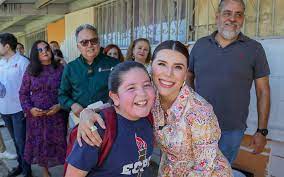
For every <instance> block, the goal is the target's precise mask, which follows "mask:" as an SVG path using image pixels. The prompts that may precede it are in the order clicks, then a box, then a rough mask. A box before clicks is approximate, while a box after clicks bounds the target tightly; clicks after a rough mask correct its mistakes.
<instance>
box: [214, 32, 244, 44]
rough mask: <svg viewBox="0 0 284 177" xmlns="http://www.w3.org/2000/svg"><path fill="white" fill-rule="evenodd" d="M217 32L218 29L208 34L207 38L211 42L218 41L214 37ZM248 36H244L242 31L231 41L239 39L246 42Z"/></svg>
mask: <svg viewBox="0 0 284 177" xmlns="http://www.w3.org/2000/svg"><path fill="white" fill-rule="evenodd" d="M217 33H218V31H214V32H213V33H212V34H211V35H210V36H209V40H211V41H212V42H215V43H218V42H217V41H216V39H215V36H216V34H217ZM248 39H249V38H248V37H247V36H245V35H244V34H243V33H242V32H240V34H239V36H238V38H237V39H236V40H235V41H233V42H232V43H234V42H236V41H239V42H246V41H247V40H248Z"/></svg>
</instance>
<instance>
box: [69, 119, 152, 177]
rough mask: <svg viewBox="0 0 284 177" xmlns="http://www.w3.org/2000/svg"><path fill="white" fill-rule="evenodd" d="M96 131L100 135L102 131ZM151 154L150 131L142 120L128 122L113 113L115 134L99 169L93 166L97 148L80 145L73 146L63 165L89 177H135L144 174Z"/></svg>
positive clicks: (149, 126)
mask: <svg viewBox="0 0 284 177" xmlns="http://www.w3.org/2000/svg"><path fill="white" fill-rule="evenodd" d="M97 127H98V132H99V133H100V135H103V130H102V129H101V128H100V126H97ZM152 152H153V129H152V126H151V123H150V122H149V121H148V120H147V119H146V118H141V119H139V120H137V121H130V120H128V119H126V118H124V117H122V116H121V115H119V114H117V135H116V139H115V141H114V143H113V145H112V148H111V150H110V152H109V154H108V156H107V158H106V159H105V161H104V163H103V165H102V166H101V167H100V168H97V167H96V164H97V162H98V156H99V148H98V147H92V146H89V145H87V144H86V143H85V142H83V147H80V146H79V145H78V142H76V143H75V144H74V147H73V150H72V152H71V154H70V155H69V156H68V158H67V162H68V163H69V164H71V165H72V166H74V167H76V168H78V169H81V170H83V171H88V172H89V173H88V175H87V176H89V177H118V176H129V177H132V176H133V177H134V176H135V177H136V176H140V175H139V173H140V174H142V176H143V173H144V174H145V170H146V169H147V167H148V166H149V162H150V158H151V155H152Z"/></svg>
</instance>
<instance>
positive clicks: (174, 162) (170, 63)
mask: <svg viewBox="0 0 284 177" xmlns="http://www.w3.org/2000/svg"><path fill="white" fill-rule="evenodd" d="M188 58H189V53H188V51H187V48H186V47H185V46H184V45H183V44H182V43H180V42H179V41H172V40H169V41H165V42H162V43H161V44H160V45H158V46H157V47H156V49H155V51H154V53H153V63H152V78H153V83H154V86H155V88H156V100H155V103H154V106H153V107H152V114H153V117H154V136H155V139H156V143H157V144H158V146H159V147H160V148H161V150H162V157H161V162H160V167H159V173H158V176H160V177H184V176H186V177H198V176H200V177H201V176H202V177H205V176H206V177H230V176H232V170H231V167H230V165H229V163H228V161H227V160H226V158H225V157H224V155H223V154H222V153H221V151H220V149H219V148H218V141H219V139H220V135H221V130H220V128H219V125H218V121H217V117H216V115H215V114H214V112H213V108H212V106H211V105H210V104H209V103H208V102H207V101H206V100H205V99H203V98H202V97H201V96H199V95H198V94H197V93H195V92H194V91H193V90H192V89H191V88H190V87H189V86H188V85H186V84H185V80H186V75H187V69H188V65H189V61H188ZM89 116H91V117H94V114H92V115H91V114H90V112H88V111H86V112H85V113H84V116H83V117H84V118H83V120H85V121H83V122H82V123H81V124H83V125H81V129H83V131H82V132H80V133H81V134H87V135H88V136H89V137H90V139H87V140H86V141H89V140H93V139H95V138H94V137H92V136H95V133H94V132H92V133H90V130H89V129H88V128H85V127H87V126H90V125H89V122H90V121H89V119H90V118H86V117H89ZM95 117H96V119H99V118H98V116H97V115H96V116H95ZM98 122H100V121H98ZM83 137H86V136H83ZM94 143H97V142H96V141H95V142H94Z"/></svg>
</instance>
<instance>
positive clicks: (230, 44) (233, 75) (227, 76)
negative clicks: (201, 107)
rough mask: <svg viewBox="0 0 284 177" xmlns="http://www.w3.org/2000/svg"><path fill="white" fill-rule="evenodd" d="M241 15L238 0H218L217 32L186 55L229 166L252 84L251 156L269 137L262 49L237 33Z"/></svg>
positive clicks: (265, 64) (267, 89)
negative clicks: (254, 114) (253, 124)
mask: <svg viewBox="0 0 284 177" xmlns="http://www.w3.org/2000/svg"><path fill="white" fill-rule="evenodd" d="M244 12H245V4H244V2H243V1H242V0H222V1H221V2H220V4H219V8H218V12H217V14H216V22H217V28H218V30H217V31H216V32H214V33H213V34H211V35H210V36H207V37H204V38H201V39H199V40H198V41H197V42H196V44H195V45H194V47H193V48H192V51H191V54H190V71H191V73H190V74H189V75H190V77H189V78H190V82H191V84H192V86H193V87H194V88H195V90H196V92H197V93H199V94H200V95H201V96H203V97H204V98H205V99H206V100H207V101H208V102H210V103H211V104H212V105H213V108H214V111H215V113H216V115H217V117H218V121H219V125H220V128H221V130H222V135H221V139H220V141H219V147H220V149H221V151H222V152H223V154H224V155H225V156H226V157H227V159H228V160H229V162H230V163H232V162H233V160H234V159H235V158H236V155H237V153H238V149H239V146H240V143H241V140H242V138H243V135H244V131H245V129H246V120H247V116H248V107H249V103H250V89H251V86H252V82H253V81H254V83H255V89H256V96H257V110H258V129H257V130H256V133H255V134H254V136H253V138H252V142H251V145H252V148H253V149H254V153H260V152H262V150H263V149H264V146H265V144H266V135H267V133H268V131H267V122H268V116H269V110H270V87H269V74H270V70H269V66H268V62H267V59H266V55H265V52H264V49H263V48H262V46H261V44H260V43H258V42H257V41H255V40H253V39H250V38H248V37H247V36H245V35H244V34H242V33H241V28H242V26H243V21H244Z"/></svg>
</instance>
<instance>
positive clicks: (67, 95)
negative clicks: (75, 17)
mask: <svg viewBox="0 0 284 177" xmlns="http://www.w3.org/2000/svg"><path fill="white" fill-rule="evenodd" d="M75 35H76V41H77V47H78V49H79V50H80V52H81V55H80V56H79V57H78V58H76V59H75V60H74V61H72V62H70V63H68V64H67V65H66V66H65V68H64V72H63V75H62V80H61V85H60V88H59V103H60V105H61V106H62V107H63V108H64V109H66V110H71V111H72V112H73V113H74V114H75V115H76V116H77V117H79V114H80V112H81V111H82V110H83V108H85V107H87V106H88V105H89V104H91V103H94V102H97V101H103V102H107V101H108V87H107V82H108V76H109V73H110V71H111V70H112V68H113V67H114V66H115V65H116V64H118V60H116V59H113V58H110V57H108V56H107V55H104V54H102V53H101V52H100V41H99V37H98V33H97V29H96V28H95V27H93V26H92V25H89V24H85V25H81V26H79V27H78V28H77V29H76V33H75Z"/></svg>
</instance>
